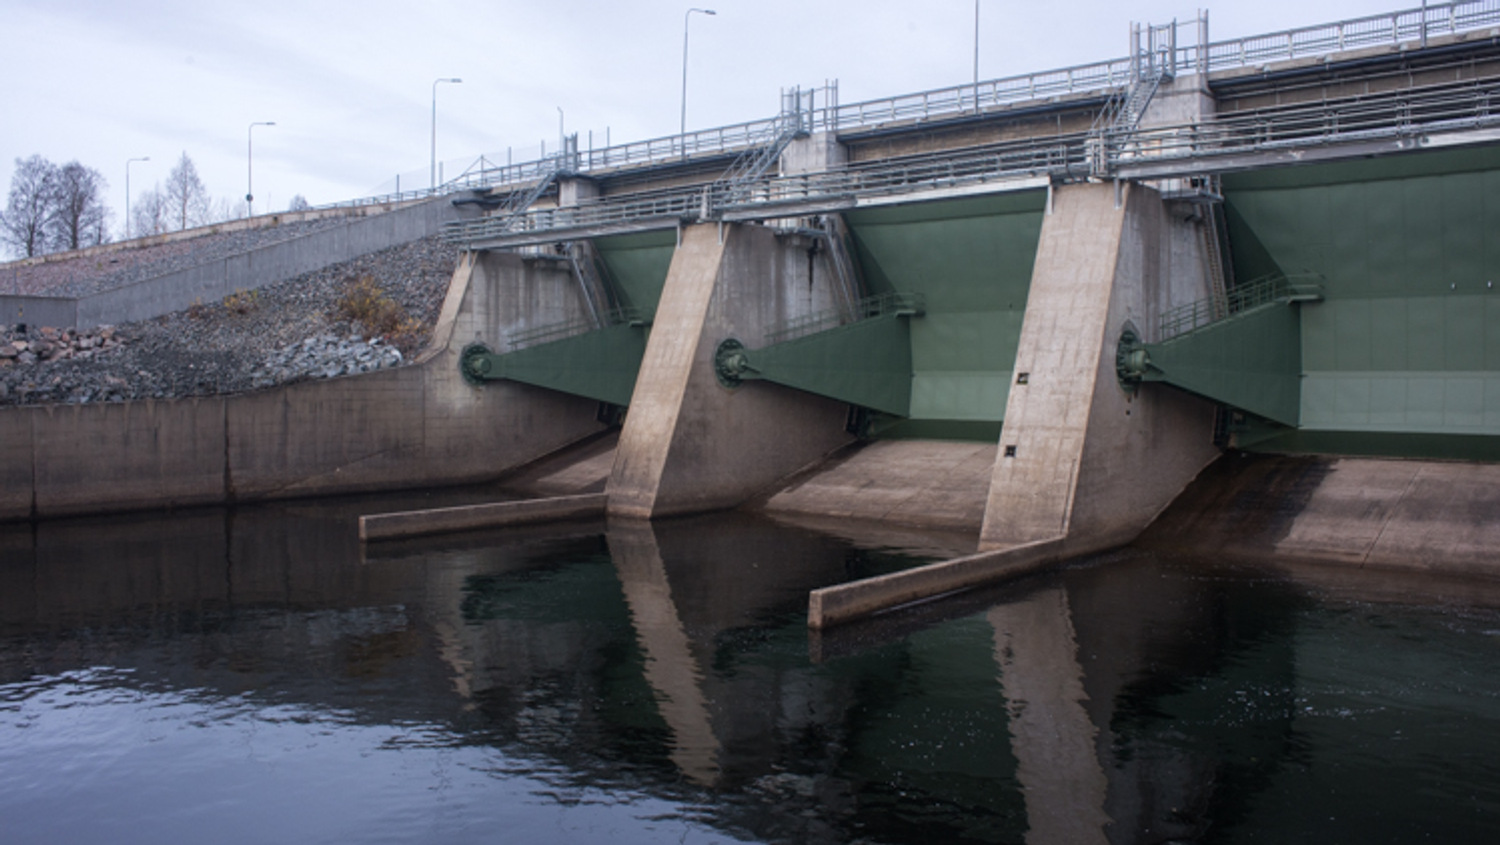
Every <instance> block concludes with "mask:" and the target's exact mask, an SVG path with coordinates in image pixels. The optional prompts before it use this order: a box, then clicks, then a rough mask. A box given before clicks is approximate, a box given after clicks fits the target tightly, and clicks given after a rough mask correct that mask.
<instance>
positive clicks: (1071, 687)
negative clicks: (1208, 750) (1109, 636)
mask: <svg viewBox="0 0 1500 845" xmlns="http://www.w3.org/2000/svg"><path fill="white" fill-rule="evenodd" d="M986 618H988V619H989V623H990V625H992V626H994V629H995V656H996V659H997V660H998V661H999V663H1000V681H1001V685H1002V687H1003V688H1004V690H1005V699H1006V701H1007V703H1008V709H1009V712H1010V720H1011V721H1010V732H1011V736H1012V743H1011V745H1012V748H1013V749H1014V750H1015V755H1016V761H1017V767H1016V769H1017V770H1016V777H1017V779H1019V780H1020V782H1021V788H1022V789H1023V790H1024V791H1025V794H1026V818H1027V822H1028V823H1029V824H1030V829H1029V830H1028V831H1027V832H1026V842H1027V845H1067V843H1077V845H1089V843H1104V842H1105V841H1106V840H1105V837H1104V831H1105V826H1106V825H1107V824H1108V823H1109V818H1108V817H1107V816H1105V815H1104V793H1105V789H1106V783H1105V780H1104V772H1103V770H1102V769H1100V768H1099V758H1098V756H1096V753H1095V749H1094V736H1095V734H1097V733H1098V731H1097V730H1096V729H1095V728H1094V725H1093V723H1091V722H1090V721H1089V715H1088V713H1086V712H1084V709H1083V700H1084V699H1085V698H1087V696H1086V695H1085V693H1084V691H1083V669H1082V667H1080V666H1079V665H1078V645H1077V643H1076V642H1074V639H1073V620H1072V616H1071V614H1070V613H1069V611H1068V594H1067V593H1066V592H1065V591H1063V590H1062V589H1061V588H1058V587H1051V588H1048V589H1043V590H1038V591H1037V592H1035V593H1033V594H1032V595H1030V596H1028V597H1026V598H1024V599H1020V600H1017V601H1013V602H1007V603H1005V604H1000V605H996V606H995V607H994V608H993V609H992V610H990V612H989V613H988V614H986Z"/></svg>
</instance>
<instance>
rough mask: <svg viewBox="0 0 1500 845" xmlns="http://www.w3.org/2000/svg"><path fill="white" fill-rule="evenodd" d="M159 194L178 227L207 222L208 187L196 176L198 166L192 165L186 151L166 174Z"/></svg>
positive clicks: (182, 227)
mask: <svg viewBox="0 0 1500 845" xmlns="http://www.w3.org/2000/svg"><path fill="white" fill-rule="evenodd" d="M161 194H162V198H163V199H164V200H165V202H166V204H167V208H168V209H169V213H170V219H171V220H172V222H173V223H175V224H176V225H177V228H178V229H187V228H189V227H191V226H201V225H203V224H204V223H206V222H208V216H209V197H208V189H207V188H204V187H203V180H202V179H199V178H198V168H197V167H195V166H194V165H193V160H192V159H190V158H188V154H187V153H186V152H184V153H183V154H182V158H180V159H178V160H177V166H176V167H173V168H172V172H171V173H168V174H167V182H166V184H165V185H163V186H162V190H161Z"/></svg>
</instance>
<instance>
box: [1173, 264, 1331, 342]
mask: <svg viewBox="0 0 1500 845" xmlns="http://www.w3.org/2000/svg"><path fill="white" fill-rule="evenodd" d="M1321 292H1322V279H1321V278H1320V277H1318V276H1316V275H1312V274H1299V275H1296V276H1285V275H1282V274H1279V273H1278V274H1276V275H1272V276H1266V277H1263V278H1260V279H1257V280H1255V281H1253V282H1246V283H1245V284H1243V285H1237V286H1235V287H1233V288H1230V289H1229V290H1228V291H1227V293H1226V296H1225V300H1224V303H1216V302H1215V301H1214V299H1213V297H1209V298H1207V299H1200V300H1198V301H1196V302H1189V303H1188V304H1186V305H1179V306H1177V307H1176V308H1169V309H1168V310H1166V311H1163V312H1162V313H1161V314H1159V315H1158V316H1157V320H1156V337H1157V342H1158V343H1163V342H1166V341H1168V340H1171V339H1173V338H1176V337H1181V336H1182V335H1185V334H1187V333H1188V332H1191V331H1194V330H1196V329H1201V328H1203V327H1204V326H1209V325H1212V324H1214V323H1218V322H1222V321H1223V320H1227V319H1229V318H1231V317H1234V316H1235V315H1237V314H1241V313H1244V312H1246V311H1249V310H1250V309H1252V308H1258V307H1260V306H1262V305H1270V304H1271V303H1273V302H1281V303H1285V302H1290V301H1292V300H1294V299H1303V298H1314V297H1316V296H1318V295H1320V294H1321ZM1225 304H1227V308H1226V309H1225V310H1224V311H1223V312H1220V311H1219V308H1221V307H1223V306H1224V305H1225Z"/></svg>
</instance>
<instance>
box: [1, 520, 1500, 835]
mask: <svg viewBox="0 0 1500 845" xmlns="http://www.w3.org/2000/svg"><path fill="white" fill-rule="evenodd" d="M391 509H399V508H393V507H391V506H389V504H387V505H384V506H378V507H376V506H370V505H369V504H368V503H367V504H364V505H359V504H351V503H347V502H345V503H319V504H300V505H298V504H293V505H285V506H278V507H266V508H254V509H247V508H242V509H239V510H236V511H232V512H226V511H204V512H199V513H191V514H182V515H175V516H170V517H166V516H146V517H130V518H116V519H99V520H89V521H68V522H49V523H42V524H40V525H36V526H32V525H12V526H3V527H0V842H3V843H43V842H47V843H55V842H99V843H104V842H108V843H129V842H152V843H156V842H226V843H234V842H257V843H258V842H277V843H284V842H285V843H316V842H403V843H405V842H444V843H447V842H455V843H457V842H605V843H612V845H617V843H627V842H662V841H669V842H739V841H744V842H891V843H899V842H1027V843H1033V844H1034V845H1035V844H1036V843H1099V842H1114V843H1127V842H1274V843H1283V842H1316V843H1336V842H1349V843H1379V842H1390V843H1407V842H1423V841H1431V842H1443V843H1454V842H1486V843H1488V842H1494V841H1500V839H1497V837H1500V659H1497V648H1500V612H1497V611H1496V610H1494V609H1492V608H1493V607H1494V606H1495V604H1494V603H1493V602H1491V601H1489V600H1488V599H1487V598H1486V597H1485V596H1483V595H1477V594H1475V593H1473V592H1472V591H1469V592H1468V593H1466V597H1465V598H1464V600H1462V601H1454V600H1452V598H1451V594H1450V593H1449V592H1444V591H1443V590H1441V589H1438V588H1437V587H1434V585H1433V584H1432V583H1431V581H1430V579H1406V580H1402V579H1394V580H1392V579H1372V578H1369V577H1367V576H1362V575H1359V574H1358V573H1354V572H1340V571H1329V570H1324V571H1321V572H1316V571H1315V572H1312V573H1299V574H1298V575H1297V576H1296V577H1292V576H1289V575H1285V574H1281V575H1270V574H1267V573H1265V572H1260V571H1255V570H1248V569H1229V568H1225V567H1222V566H1215V565H1212V564H1210V563H1208V562H1205V561H1192V560H1180V559H1166V558H1160V557H1157V556H1154V555H1152V554H1149V553H1146V552H1126V553H1120V554H1116V555H1112V556H1109V557H1107V558H1103V559H1098V560H1095V561H1093V562H1091V563H1089V564H1088V565H1083V566H1077V567H1074V568H1071V569H1068V570H1066V571H1063V572H1060V573H1056V574H1053V575H1050V576H1046V577H1040V578H1034V579H1030V580H1027V581H1025V582H1023V583H1020V584H1014V585H1010V586H1008V587H1005V588H1002V589H997V590H991V591H988V592H985V593H981V594H970V595H966V596H963V597H960V598H958V599H956V600H948V601H943V602H936V603H931V604H928V605H925V606H922V607H920V608H917V609H915V610H912V611H907V612H903V613H899V614H895V615H892V616H890V617H888V618H884V619H881V620H879V621H877V622H875V623H867V624H864V625H861V626H858V627H855V628H852V629H849V630H844V631H839V632H835V634H833V635H829V636H826V637H816V636H810V635H809V633H808V631H807V630H806V628H805V626H804V619H805V613H806V593H807V591H808V590H809V589H811V588H814V587H819V586H823V585H827V584H832V583H837V582H840V581H843V580H846V579H848V578H851V577H860V576H864V575H869V574H874V573H877V572H881V571H888V570H890V569H893V568H898V567H901V566H906V565H910V564H911V563H913V562H915V561H917V560H919V559H921V555H920V554H917V555H912V554H904V555H903V554H897V553H893V552H891V551H889V550H886V551H881V550H874V551H872V550H870V548H868V546H870V545H879V544H878V543H867V544H864V545H865V546H867V547H866V548H861V547H858V546H856V545H855V544H854V543H851V542H850V541H849V540H845V539H838V538H835V537H832V536H829V535H823V534H817V533H813V532H811V531H807V530H803V529H798V528H791V527H786V526H779V525H776V524H774V523H771V522H768V521H765V520H763V519H758V518H751V517H746V516H730V517H721V518H713V519H695V520H687V521H678V522H669V523H665V524H659V525H656V526H654V527H652V526H640V525H634V526H632V525H625V526H619V525H611V526H610V530H608V531H607V532H606V531H605V530H604V526H603V525H602V524H597V525H577V526H572V527H570V528H567V529H559V528H550V529H543V530H528V531H510V532H496V533H491V534H483V535H466V536H464V537H458V538H446V539H438V540H431V541H422V542H416V541H412V542H406V543H402V544H397V545H390V546H386V545H381V546H375V547H372V548H371V549H370V552H369V554H368V555H363V554H362V553H361V550H360V547H359V544H358V543H357V541H356V539H355V533H354V528H353V524H354V523H353V515H354V514H356V513H358V512H360V511H361V510H364V511H366V512H377V511H380V510H391Z"/></svg>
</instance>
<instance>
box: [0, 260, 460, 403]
mask: <svg viewBox="0 0 1500 845" xmlns="http://www.w3.org/2000/svg"><path fill="white" fill-rule="evenodd" d="M457 261H458V252H457V250H456V249H454V248H453V247H449V246H445V245H444V244H442V243H441V242H440V241H439V240H438V239H437V238H436V237H432V238H426V239H423V240H420V241H415V242H413V243H410V244H406V245H403V246H399V247H393V248H391V249H387V250H384V251H382V252H377V253H373V254H371V255H366V256H362V257H360V258H358V259H355V260H353V261H349V262H346V263H343V264H339V265H335V266H332V267H326V268H324V269H322V270H318V271H316V272H313V273H307V274H304V275H302V276H298V277H296V278H293V279H288V280H286V281H284V282H279V283H277V284H274V285H268V286H266V287H263V288H259V289H257V290H254V291H242V292H239V293H236V294H234V295H232V296H229V297H226V298H225V299H224V300H222V301H220V302H216V303H210V304H199V305H195V306H193V307H192V308H189V309H187V310H185V311H180V312H177V313H174V314H167V315H164V316H162V317H157V318H155V319H151V320H145V321H141V322H138V323H123V324H120V325H117V326H113V327H101V328H98V329H94V330H91V331H82V332H74V331H59V330H57V329H52V328H49V327H43V326H8V327H0V405H42V404H55V403H80V402H119V401H127V400H132V399H147V398H157V399H167V398H178V397H186V396H210V395H220V394H228V393H238V392H242V391H246V390H255V389H260V388H265V387H270V386H274V385H278V384H287V383H289V382H293V381H298V380H302V379H308V378H331V377H335V376H339V375H347V374H351V373H359V372H369V371H371V370H376V369H381V368H385V367H393V366H400V365H401V364H403V363H405V362H407V361H408V360H410V356H411V355H412V353H414V352H415V351H417V350H418V349H420V348H421V347H422V346H423V345H425V344H426V342H427V341H428V339H429V338H430V337H431V333H432V328H433V325H434V324H435V323H436V322H437V316H438V313H439V311H440V310H441V309H442V303H443V297H444V296H445V295H446V293H447V289H448V282H449V280H450V279H451V278H452V275H453V269H454V267H455V266H456V264H457ZM356 290H357V291H358V292H359V293H360V297H359V299H358V304H359V305H361V306H364V307H365V310H361V308H353V309H351V308H350V307H349V306H350V303H351V291H356ZM372 291H374V292H375V296H376V298H377V300H378V304H379V305H380V306H381V310H382V316H383V317H384V318H385V319H384V320H381V321H366V320H364V319H361V318H363V317H367V316H368V315H367V313H366V312H367V311H368V306H369V304H370V302H371V292H372ZM393 315H394V319H393V318H392V317H393ZM372 323H373V324H372ZM7 350H8V351H7Z"/></svg>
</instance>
